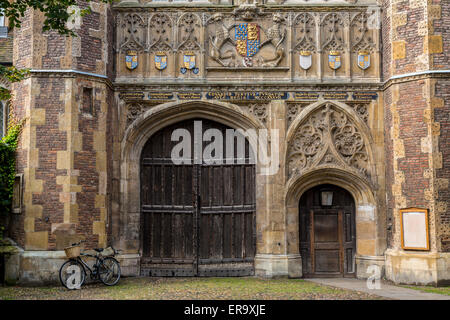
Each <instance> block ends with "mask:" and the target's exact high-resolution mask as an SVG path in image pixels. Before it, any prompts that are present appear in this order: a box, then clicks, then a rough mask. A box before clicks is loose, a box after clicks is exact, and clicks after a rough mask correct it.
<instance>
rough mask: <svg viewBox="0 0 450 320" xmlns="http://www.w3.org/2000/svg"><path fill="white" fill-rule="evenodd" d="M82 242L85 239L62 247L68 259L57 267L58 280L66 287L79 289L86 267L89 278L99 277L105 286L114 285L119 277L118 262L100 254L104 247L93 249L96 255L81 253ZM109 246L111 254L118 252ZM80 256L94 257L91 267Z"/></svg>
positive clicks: (95, 278)
mask: <svg viewBox="0 0 450 320" xmlns="http://www.w3.org/2000/svg"><path fill="white" fill-rule="evenodd" d="M82 242H85V241H80V242H78V243H73V244H72V246H71V247H68V248H65V249H64V251H65V252H66V255H67V257H68V258H69V260H68V261H66V262H64V263H63V265H62V266H61V268H60V269H59V280H60V281H61V283H62V285H63V286H64V287H66V288H67V289H79V288H80V287H81V286H82V285H83V284H84V282H85V281H86V269H87V270H89V273H90V277H91V279H93V280H98V279H100V281H101V282H103V284H105V285H107V286H114V285H116V284H117V283H118V282H119V279H120V264H119V262H118V261H117V260H116V259H115V258H113V257H110V256H107V257H104V256H103V255H102V252H104V249H100V248H96V249H94V250H95V251H96V252H97V254H96V255H92V254H88V253H81V252H80V245H81V243H82ZM110 248H111V249H112V255H113V256H115V255H116V254H118V253H119V251H118V250H115V249H114V248H113V247H110ZM108 249H109V248H108ZM81 257H87V258H95V263H94V265H93V266H92V269H91V268H90V267H89V265H88V264H87V263H86V262H85V261H84V260H83V259H82V258H81Z"/></svg>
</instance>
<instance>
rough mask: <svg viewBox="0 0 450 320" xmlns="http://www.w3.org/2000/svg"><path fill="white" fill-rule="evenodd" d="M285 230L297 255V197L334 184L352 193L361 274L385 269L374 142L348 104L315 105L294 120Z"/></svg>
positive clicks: (289, 146)
mask: <svg viewBox="0 0 450 320" xmlns="http://www.w3.org/2000/svg"><path fill="white" fill-rule="evenodd" d="M286 175H287V178H288V183H287V188H286V190H287V191H286V230H287V233H288V234H287V239H288V250H289V252H290V253H291V254H298V253H299V220H298V215H299V207H298V206H299V199H300V198H301V196H302V195H303V193H304V192H306V191H307V190H309V189H311V188H313V187H315V186H318V185H322V184H332V185H336V186H339V187H342V188H344V189H346V190H347V191H349V192H350V193H351V194H352V196H353V198H354V200H355V205H356V252H357V256H356V263H357V276H358V277H363V276H364V275H365V274H366V272H367V271H366V270H367V266H368V265H371V264H378V265H382V261H383V257H382V256H381V254H382V253H381V252H380V248H379V243H380V241H381V240H382V239H380V236H379V234H378V232H377V224H378V223H383V222H381V221H378V220H379V218H378V204H377V200H376V190H377V184H376V183H377V182H376V172H375V165H374V160H373V150H372V138H371V135H370V132H369V128H368V127H367V125H366V124H365V123H364V122H363V121H362V120H361V119H359V117H358V115H357V113H356V112H355V111H354V110H353V109H352V108H350V107H349V106H347V105H345V104H343V103H339V102H323V101H322V102H317V103H314V104H312V105H310V106H308V107H307V108H305V109H304V110H302V112H301V113H300V114H299V115H298V116H297V118H296V119H295V120H294V121H293V123H292V125H291V126H290V128H289V129H288V133H287V154H286Z"/></svg>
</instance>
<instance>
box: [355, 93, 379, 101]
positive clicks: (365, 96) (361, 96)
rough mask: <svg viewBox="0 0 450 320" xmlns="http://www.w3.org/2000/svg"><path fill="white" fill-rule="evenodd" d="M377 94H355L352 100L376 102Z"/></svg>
mask: <svg viewBox="0 0 450 320" xmlns="http://www.w3.org/2000/svg"><path fill="white" fill-rule="evenodd" d="M377 98H378V94H377V93H376V92H355V93H353V100H376V99H377Z"/></svg>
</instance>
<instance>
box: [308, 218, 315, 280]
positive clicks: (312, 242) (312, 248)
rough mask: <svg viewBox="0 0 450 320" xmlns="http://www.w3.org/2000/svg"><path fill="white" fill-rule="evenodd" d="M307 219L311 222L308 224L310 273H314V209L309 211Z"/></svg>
mask: <svg viewBox="0 0 450 320" xmlns="http://www.w3.org/2000/svg"><path fill="white" fill-rule="evenodd" d="M309 220H310V222H311V225H310V228H311V230H310V232H309V234H310V237H311V238H310V242H311V249H310V251H311V273H315V272H316V259H315V251H316V250H315V244H314V211H312V210H311V211H310V212H309Z"/></svg>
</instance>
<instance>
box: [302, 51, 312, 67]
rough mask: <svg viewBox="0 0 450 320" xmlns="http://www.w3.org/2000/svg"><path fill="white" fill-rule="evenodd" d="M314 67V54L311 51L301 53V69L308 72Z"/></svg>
mask: <svg viewBox="0 0 450 320" xmlns="http://www.w3.org/2000/svg"><path fill="white" fill-rule="evenodd" d="M311 66H312V54H311V52H309V51H302V52H300V67H301V68H302V69H303V70H308V69H309V68H311Z"/></svg>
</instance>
